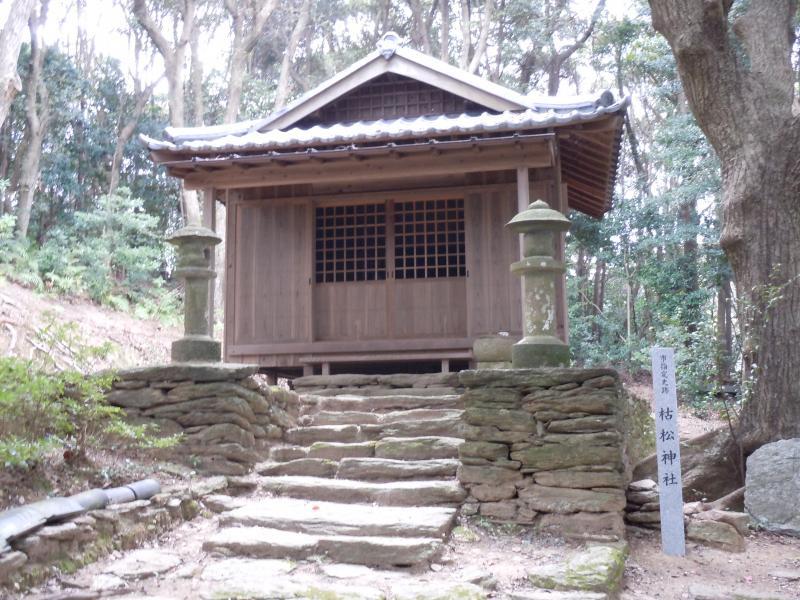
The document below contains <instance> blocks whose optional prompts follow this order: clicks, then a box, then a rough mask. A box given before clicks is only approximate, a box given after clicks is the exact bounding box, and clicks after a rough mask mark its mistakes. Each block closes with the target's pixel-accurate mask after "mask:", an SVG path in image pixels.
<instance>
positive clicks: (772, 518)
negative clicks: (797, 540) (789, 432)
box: [744, 438, 800, 535]
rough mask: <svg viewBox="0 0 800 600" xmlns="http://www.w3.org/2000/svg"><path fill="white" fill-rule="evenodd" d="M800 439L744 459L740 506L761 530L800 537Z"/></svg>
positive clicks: (769, 447) (774, 445)
mask: <svg viewBox="0 0 800 600" xmlns="http://www.w3.org/2000/svg"><path fill="white" fill-rule="evenodd" d="M798 498H800V438H794V439H790V440H780V441H778V442H773V443H771V444H765V445H764V446H761V448H759V449H758V450H756V451H755V452H753V454H751V455H750V456H749V457H748V458H747V478H746V481H745V493H744V503H745V508H746V510H747V512H749V513H750V515H752V517H753V519H754V520H755V521H756V523H758V524H759V525H760V526H761V527H763V528H764V529H767V530H768V531H778V532H782V533H789V534H791V535H800V510H798V505H797V499H798Z"/></svg>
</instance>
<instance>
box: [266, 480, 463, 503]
mask: <svg viewBox="0 0 800 600" xmlns="http://www.w3.org/2000/svg"><path fill="white" fill-rule="evenodd" d="M261 487H262V489H263V490H264V491H266V492H271V493H274V494H284V495H286V496H289V497H292V498H302V499H307V500H320V501H331V502H345V503H354V504H370V503H376V504H379V505H384V506H431V505H436V504H458V503H460V502H461V501H462V500H463V499H464V498H465V497H466V495H467V494H466V492H465V491H464V489H463V488H462V487H461V486H460V485H458V483H456V482H454V481H395V482H390V483H368V482H363V481H351V480H347V479H321V478H316V477H294V476H287V477H264V478H263V479H262V480H261Z"/></svg>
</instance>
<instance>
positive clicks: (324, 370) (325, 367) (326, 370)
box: [322, 362, 331, 375]
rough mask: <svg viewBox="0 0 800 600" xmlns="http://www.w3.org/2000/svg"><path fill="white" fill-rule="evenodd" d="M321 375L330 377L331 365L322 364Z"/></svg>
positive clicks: (327, 363)
mask: <svg viewBox="0 0 800 600" xmlns="http://www.w3.org/2000/svg"><path fill="white" fill-rule="evenodd" d="M322 374H323V375H330V374H331V363H329V362H324V363H322Z"/></svg>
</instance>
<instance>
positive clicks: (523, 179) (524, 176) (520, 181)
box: [517, 167, 531, 309]
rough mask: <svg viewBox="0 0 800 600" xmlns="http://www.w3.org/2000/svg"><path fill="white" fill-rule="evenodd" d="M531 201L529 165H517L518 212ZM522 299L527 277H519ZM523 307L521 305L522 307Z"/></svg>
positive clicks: (521, 253)
mask: <svg viewBox="0 0 800 600" xmlns="http://www.w3.org/2000/svg"><path fill="white" fill-rule="evenodd" d="M530 203H531V184H530V180H529V178H528V167H517V213H521V212H522V211H523V210H525V209H526V208H528V205H529V204H530ZM522 239H523V237H522V234H520V235H519V259H520V260H522V259H523V258H524V257H525V254H524V251H523V242H522ZM519 290H520V295H519V298H520V301H524V298H525V278H524V277H520V279H519ZM521 308H522V307H520V309H521Z"/></svg>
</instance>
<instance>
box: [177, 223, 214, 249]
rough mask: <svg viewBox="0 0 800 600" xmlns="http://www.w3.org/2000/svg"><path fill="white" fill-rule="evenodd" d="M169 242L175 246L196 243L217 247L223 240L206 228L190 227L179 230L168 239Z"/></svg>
mask: <svg viewBox="0 0 800 600" xmlns="http://www.w3.org/2000/svg"><path fill="white" fill-rule="evenodd" d="M167 241H168V242H169V243H170V244H173V245H175V246H180V245H182V244H184V243H187V242H194V241H196V242H201V243H203V245H205V246H216V245H217V244H219V243H220V242H222V238H221V237H219V236H218V235H217V234H216V233H214V232H213V231H212V230H210V229H208V228H206V227H200V226H197V225H188V226H186V227H183V228H182V229H178V231H176V232H175V233H173V234H172V235H171V236H169V237H168V238H167Z"/></svg>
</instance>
